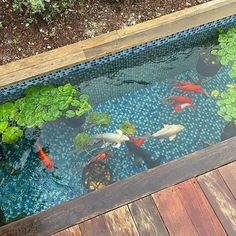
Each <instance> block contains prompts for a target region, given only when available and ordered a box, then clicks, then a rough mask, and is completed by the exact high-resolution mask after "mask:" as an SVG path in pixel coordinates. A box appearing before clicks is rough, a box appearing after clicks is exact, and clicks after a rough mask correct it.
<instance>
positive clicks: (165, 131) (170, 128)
mask: <svg viewBox="0 0 236 236" xmlns="http://www.w3.org/2000/svg"><path fill="white" fill-rule="evenodd" d="M184 129H185V127H184V126H183V125H164V128H162V129H160V130H159V131H157V132H156V133H154V134H151V135H149V138H159V139H161V141H162V140H163V139H165V138H168V139H169V140H170V141H172V140H174V139H175V138H176V135H177V134H178V133H179V132H180V131H182V130H184Z"/></svg>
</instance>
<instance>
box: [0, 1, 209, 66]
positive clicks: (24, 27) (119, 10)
mask: <svg viewBox="0 0 236 236" xmlns="http://www.w3.org/2000/svg"><path fill="white" fill-rule="evenodd" d="M208 1H210V0H158V1H157V0H136V1H134V0H123V1H122V0H87V1H86V3H85V4H83V5H81V4H79V3H77V4H75V6H74V7H73V8H70V9H67V10H66V11H64V12H63V13H61V14H60V15H58V16H57V17H55V18H54V20H53V21H52V22H50V23H46V22H45V21H43V20H42V19H39V20H38V21H37V22H36V23H32V24H29V23H27V17H26V16H25V15H24V14H19V13H16V12H14V11H13V10H12V1H10V0H2V1H1V2H0V9H1V10H0V65H2V64H6V63H9V62H11V61H15V60H18V59H22V58H25V57H29V56H32V55H36V54H39V53H42V52H45V51H49V50H52V49H55V48H58V47H61V46H64V45H68V44H71V43H75V42H78V41H81V40H84V39H87V38H91V37H95V36H97V35H100V34H104V33H107V32H110V31H113V30H117V29H121V28H125V27H127V26H130V25H135V24H138V23H141V22H144V21H146V20H150V19H153V18H157V17H160V16H162V15H165V14H169V13H171V12H175V11H179V10H181V9H184V8H187V7H191V6H194V5H198V4H202V3H205V2H208ZM1 25H2V27H1Z"/></svg>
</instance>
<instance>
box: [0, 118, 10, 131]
mask: <svg viewBox="0 0 236 236" xmlns="http://www.w3.org/2000/svg"><path fill="white" fill-rule="evenodd" d="M7 126H8V121H1V122H0V133H1V134H2V133H3V132H4V130H5V129H6V128H7Z"/></svg>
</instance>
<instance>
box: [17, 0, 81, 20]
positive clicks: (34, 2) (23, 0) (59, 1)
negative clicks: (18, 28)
mask: <svg viewBox="0 0 236 236" xmlns="http://www.w3.org/2000/svg"><path fill="white" fill-rule="evenodd" d="M77 1H78V0H14V1H13V9H14V10H15V11H20V12H26V13H27V15H28V16H29V21H31V22H33V21H35V20H36V18H37V17H42V18H43V19H44V20H46V21H51V20H52V18H53V17H54V16H55V15H57V14H58V13H60V12H62V11H64V10H65V9H66V8H68V7H72V6H73V5H74V3H75V2H77ZM79 2H81V3H83V2H84V0H79Z"/></svg>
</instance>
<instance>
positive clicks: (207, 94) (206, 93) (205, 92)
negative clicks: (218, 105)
mask: <svg viewBox="0 0 236 236" xmlns="http://www.w3.org/2000/svg"><path fill="white" fill-rule="evenodd" d="M202 91H203V93H204V94H205V95H206V96H207V97H211V96H210V94H209V93H208V92H207V91H206V90H205V89H203V88H202Z"/></svg>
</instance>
